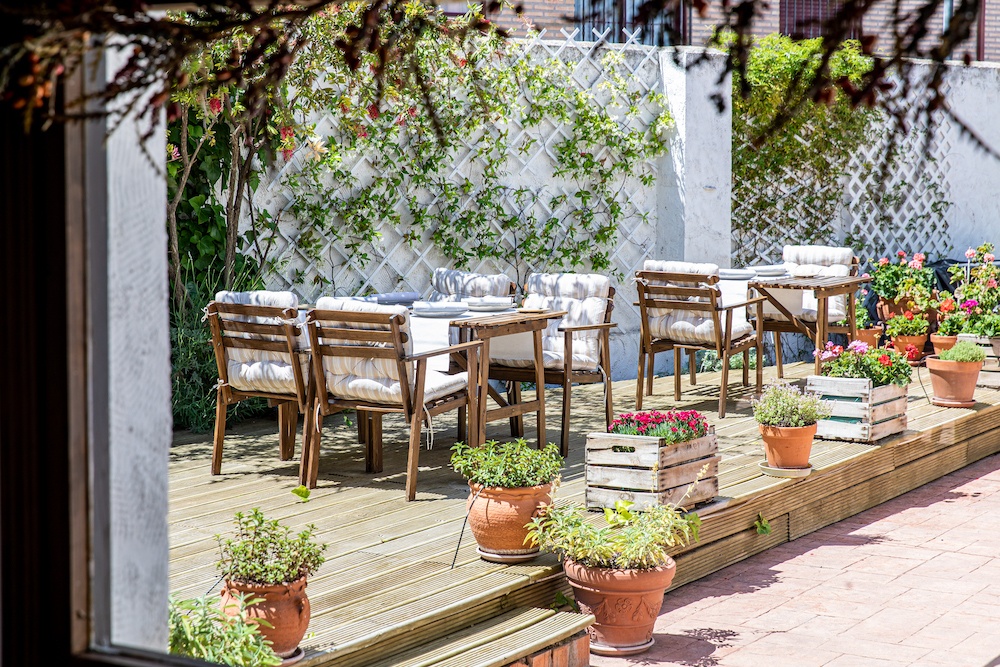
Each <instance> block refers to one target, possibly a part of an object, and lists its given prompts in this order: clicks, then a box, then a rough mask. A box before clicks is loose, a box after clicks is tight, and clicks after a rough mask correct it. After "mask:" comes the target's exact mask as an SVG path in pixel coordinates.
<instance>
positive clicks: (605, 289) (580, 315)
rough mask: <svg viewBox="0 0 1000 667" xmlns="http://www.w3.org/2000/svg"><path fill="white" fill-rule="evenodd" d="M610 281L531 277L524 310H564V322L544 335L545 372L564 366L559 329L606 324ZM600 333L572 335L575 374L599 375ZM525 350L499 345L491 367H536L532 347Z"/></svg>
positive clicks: (492, 353)
mask: <svg viewBox="0 0 1000 667" xmlns="http://www.w3.org/2000/svg"><path fill="white" fill-rule="evenodd" d="M610 293H611V280H610V279H609V278H608V277H607V276H602V275H597V274H577V273H534V274H532V275H530V276H528V281H527V293H526V294H525V297H524V307H525V308H545V309H548V310H565V311H566V315H565V316H563V317H562V318H561V319H553V320H550V321H549V324H548V326H547V327H546V328H545V330H544V331H543V332H542V357H543V360H542V363H543V365H544V366H545V368H550V369H560V368H563V367H564V365H565V362H564V357H565V349H564V347H565V346H564V342H565V339H564V336H565V334H564V333H563V332H562V331H559V327H561V326H567V327H575V326H584V325H588V324H600V323H602V322H604V320H605V317H606V315H607V309H608V296H609V295H610ZM600 335H601V333H600V330H596V329H595V330H590V331H579V332H575V333H574V334H573V360H572V368H573V369H574V370H586V371H596V370H597V368H598V365H599V360H600V352H601V347H600ZM498 340H499V339H498ZM522 348H523V349H512V348H511V347H510V346H501V345H497V350H496V351H494V350H493V349H491V350H490V363H493V364H498V365H501V366H513V367H516V368H530V367H532V366H534V363H535V361H534V354H533V350H532V348H531V346H530V345H523V346H522Z"/></svg>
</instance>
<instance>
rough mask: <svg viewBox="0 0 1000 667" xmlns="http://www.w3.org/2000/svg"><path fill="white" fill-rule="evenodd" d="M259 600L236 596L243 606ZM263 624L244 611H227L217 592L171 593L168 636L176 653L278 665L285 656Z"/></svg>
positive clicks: (254, 666) (260, 666)
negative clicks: (262, 630)
mask: <svg viewBox="0 0 1000 667" xmlns="http://www.w3.org/2000/svg"><path fill="white" fill-rule="evenodd" d="M257 601H258V600H256V599H254V598H250V599H247V600H244V599H243V597H242V596H240V597H239V598H237V600H236V602H237V603H238V605H239V608H240V610H243V609H244V608H245V606H246V605H247V604H251V603H254V602H257ZM260 628H261V626H260V625H258V624H257V623H252V622H249V621H247V620H246V619H245V618H244V616H243V614H234V615H232V616H230V615H229V614H227V613H226V612H224V611H223V610H222V608H221V606H220V600H219V596H217V595H206V596H203V597H200V598H191V599H188V600H180V599H177V598H176V597H174V596H171V597H170V600H169V610H168V623H167V633H168V634H167V636H168V646H169V651H170V653H172V654H173V655H182V656H186V657H189V658H198V659H200V660H205V661H207V662H215V663H219V664H222V665H230V666H231V667H277V665H280V664H281V658H279V657H278V656H277V655H275V653H274V651H273V650H272V649H271V643H270V642H269V641H268V640H266V639H264V636H263V635H261V633H260Z"/></svg>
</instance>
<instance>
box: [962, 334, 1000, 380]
mask: <svg viewBox="0 0 1000 667" xmlns="http://www.w3.org/2000/svg"><path fill="white" fill-rule="evenodd" d="M958 340H967V341H971V342H973V343H975V344H976V345H978V346H979V347H981V348H983V350H985V351H986V363H985V364H983V370H984V371H993V372H997V371H1000V338H985V337H983V336H976V335H973V334H958Z"/></svg>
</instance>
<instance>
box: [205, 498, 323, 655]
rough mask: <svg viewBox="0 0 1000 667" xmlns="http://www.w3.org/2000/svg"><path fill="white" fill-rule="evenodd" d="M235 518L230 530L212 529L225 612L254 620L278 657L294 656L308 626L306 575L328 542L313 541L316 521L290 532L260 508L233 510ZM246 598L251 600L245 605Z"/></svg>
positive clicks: (317, 561) (222, 604)
mask: <svg viewBox="0 0 1000 667" xmlns="http://www.w3.org/2000/svg"><path fill="white" fill-rule="evenodd" d="M233 523H234V525H235V527H236V531H235V535H234V536H232V537H227V538H223V537H222V536H221V535H216V540H217V541H218V543H219V550H220V552H221V556H220V558H219V561H218V563H217V565H218V568H219V570H220V571H221V573H222V575H223V578H224V580H225V583H224V585H223V588H222V595H221V601H220V605H221V607H222V609H223V610H224V611H225V612H226V613H227V614H230V615H237V614H241V615H242V616H244V617H245V618H246V619H247V620H248V621H250V622H257V623H258V624H259V626H260V632H261V634H262V635H263V636H264V638H265V639H267V640H268V641H270V642H271V648H272V649H273V650H274V652H275V653H276V654H277V655H278V657H280V658H284V659H289V660H291V659H295V658H296V657H297V656H299V655H302V651H301V649H300V648H299V642H300V641H302V638H303V637H304V636H305V634H306V629H307V628H308V627H309V618H310V608H309V598H308V596H307V595H306V579H307V578H308V576H309V575H310V574H312V573H313V572H315V571H316V569H317V568H319V566H320V565H322V564H323V562H324V560H325V557H324V556H323V552H324V551H325V550H326V545H325V544H320V543H317V542H316V538H315V531H316V527H315V526H313V525H311V524H310V525H308V526H307V527H306V528H305V529H304V530H302V531H300V532H299V533H293V532H292V530H291V528H289V527H288V526H285V525H283V524H282V523H281V522H279V521H278V520H277V519H269V518H266V517H265V516H264V514H263V513H262V512H261V510H260V509H259V508H253V509H252V510H250V512H249V513H243V512H236V515H235V517H234V520H233ZM245 598H250V599H251V603H250V604H247V605H246V606H245V607H244V605H243V600H244V599H245Z"/></svg>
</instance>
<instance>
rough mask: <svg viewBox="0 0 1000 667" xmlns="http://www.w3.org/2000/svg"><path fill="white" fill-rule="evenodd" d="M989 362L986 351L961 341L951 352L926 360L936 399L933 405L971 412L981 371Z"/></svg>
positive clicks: (950, 349)
mask: <svg viewBox="0 0 1000 667" xmlns="http://www.w3.org/2000/svg"><path fill="white" fill-rule="evenodd" d="M985 362H986V350H984V349H983V348H981V347H979V346H978V345H976V344H975V343H972V342H970V341H967V340H960V341H958V342H957V343H955V345H954V346H952V347H951V348H949V349H947V350H945V351H943V352H941V354H932V355H930V356H928V357H927V371H928V372H929V373H930V374H931V387H933V390H934V396H933V398H931V403H933V404H934V405H941V406H944V407H949V408H971V407H972V406H974V405H975V404H976V401H975V399H974V398H973V394H974V393H975V391H976V381H977V380H978V379H979V371H981V370H982V369H983V364H984V363H985Z"/></svg>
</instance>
